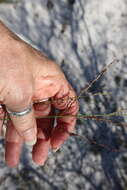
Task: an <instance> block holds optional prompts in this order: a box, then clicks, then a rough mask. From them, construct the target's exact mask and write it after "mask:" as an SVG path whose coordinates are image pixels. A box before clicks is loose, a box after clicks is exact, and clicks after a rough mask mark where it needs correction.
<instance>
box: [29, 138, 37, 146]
mask: <svg viewBox="0 0 127 190" xmlns="http://www.w3.org/2000/svg"><path fill="white" fill-rule="evenodd" d="M36 142H37V140H36V139H35V140H33V141H26V144H27V145H29V146H33V145H34V144H36Z"/></svg>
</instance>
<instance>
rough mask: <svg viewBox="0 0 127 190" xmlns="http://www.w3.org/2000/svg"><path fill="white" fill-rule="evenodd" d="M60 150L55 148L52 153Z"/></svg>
mask: <svg viewBox="0 0 127 190" xmlns="http://www.w3.org/2000/svg"><path fill="white" fill-rule="evenodd" d="M59 149H60V148H53V149H52V151H53V152H57V151H58V150H59Z"/></svg>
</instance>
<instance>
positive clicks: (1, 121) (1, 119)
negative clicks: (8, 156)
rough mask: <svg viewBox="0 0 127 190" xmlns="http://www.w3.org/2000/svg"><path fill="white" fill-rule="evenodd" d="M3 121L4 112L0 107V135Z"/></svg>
mask: <svg viewBox="0 0 127 190" xmlns="http://www.w3.org/2000/svg"><path fill="white" fill-rule="evenodd" d="M4 119H5V111H4V109H3V107H2V106H1V105H0V134H1V132H2V127H3V124H4Z"/></svg>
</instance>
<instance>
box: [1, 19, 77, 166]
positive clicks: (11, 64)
mask: <svg viewBox="0 0 127 190" xmlns="http://www.w3.org/2000/svg"><path fill="white" fill-rule="evenodd" d="M0 33H1V34H3V35H1V36H2V37H0V103H2V104H4V105H5V107H3V108H1V109H0V118H4V115H5V112H6V108H8V109H9V110H12V111H22V110H24V109H25V108H27V107H28V106H29V104H30V103H32V102H35V101H37V100H41V99H45V98H50V100H51V101H50V102H49V101H48V102H47V103H46V102H42V103H36V104H34V105H33V109H32V111H31V112H30V113H29V114H27V115H25V116H22V117H17V116H13V115H9V114H8V117H9V120H8V123H7V130H6V137H5V139H6V146H5V160H6V163H7V164H8V165H9V166H10V167H15V166H16V165H17V164H18V162H19V158H20V153H21V149H22V145H23V143H24V142H27V143H29V144H31V145H33V151H32V157H33V160H34V162H35V163H36V164H39V165H43V164H44V162H45V160H46V159H47V156H48V151H49V149H50V148H52V149H55V150H56V149H59V148H60V146H61V145H62V144H63V143H64V142H65V140H66V139H67V138H68V136H69V132H73V130H74V126H75V123H76V117H59V118H57V122H56V123H57V124H56V126H55V128H54V118H46V116H48V115H50V116H51V115H55V109H58V110H59V115H76V114H77V112H78V102H77V101H76V100H75V101H72V102H71V103H70V105H69V106H68V100H69V98H71V97H72V98H74V97H75V96H76V94H75V92H74V90H73V88H72V87H71V85H70V84H69V83H68V82H67V80H66V78H65V76H64V74H63V72H62V71H61V69H60V68H59V66H58V65H57V64H55V63H54V62H53V61H51V60H49V59H48V58H47V57H46V56H44V55H42V54H41V53H40V52H39V51H38V50H36V49H34V48H32V47H31V46H30V45H28V44H27V43H25V42H24V41H22V40H21V39H19V38H18V37H17V36H16V35H14V34H13V33H12V32H11V31H9V30H8V28H6V27H5V26H4V25H3V24H2V23H0ZM61 100H62V101H61ZM41 116H45V118H40V119H39V118H38V119H36V118H37V117H41ZM0 129H2V120H0Z"/></svg>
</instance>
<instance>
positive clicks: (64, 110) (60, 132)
mask: <svg viewBox="0 0 127 190" xmlns="http://www.w3.org/2000/svg"><path fill="white" fill-rule="evenodd" d="M59 94H61V92H58V94H57V95H56V96H55V97H54V98H53V105H54V106H55V108H57V109H59V110H60V112H59V114H58V119H57V125H56V127H55V128H54V130H53V133H52V138H51V145H52V148H53V149H56V150H57V149H59V148H60V146H61V145H62V144H63V143H64V142H65V141H66V140H67V138H68V137H69V134H70V133H71V132H73V131H74V127H75V124H76V115H77V113H78V109H79V105H78V101H77V99H76V93H75V92H74V90H73V88H72V87H71V86H69V88H68V92H67V93H66V94H64V93H63V94H61V96H59Z"/></svg>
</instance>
